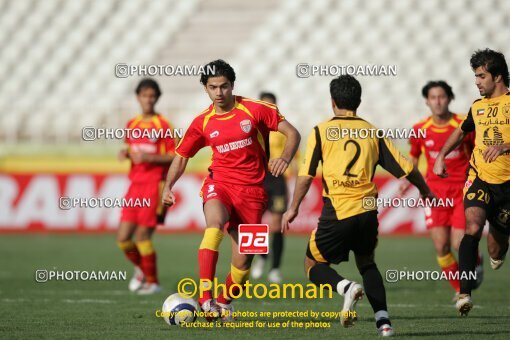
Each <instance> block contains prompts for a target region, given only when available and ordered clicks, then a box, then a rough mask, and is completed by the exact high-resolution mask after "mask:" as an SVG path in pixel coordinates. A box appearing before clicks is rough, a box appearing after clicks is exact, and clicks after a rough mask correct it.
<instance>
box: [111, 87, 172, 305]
mask: <svg viewBox="0 0 510 340" xmlns="http://www.w3.org/2000/svg"><path fill="white" fill-rule="evenodd" d="M136 96H137V99H138V102H139V103H140V107H141V109H142V113H141V114H140V115H138V116H136V117H135V118H133V119H131V120H130V121H129V122H128V124H127V126H126V128H127V129H139V130H140V131H142V130H150V131H151V132H150V133H152V135H151V136H149V137H151V138H149V137H148V136H147V133H146V134H144V136H143V137H142V138H132V137H133V136H132V135H131V136H128V138H126V144H127V146H128V147H127V149H124V150H121V151H120V153H119V159H121V160H124V159H129V160H130V161H131V170H130V171H129V180H130V182H131V183H130V185H129V189H128V192H127V194H126V196H125V197H126V199H149V200H150V206H149V207H124V208H123V209H122V214H121V223H120V227H119V230H118V233H117V243H118V245H119V248H120V249H122V251H124V253H125V254H126V257H127V258H128V259H129V260H130V261H131V262H132V263H133V264H134V265H135V274H134V276H133V278H132V279H131V281H130V282H129V290H131V291H136V292H137V293H138V294H141V295H145V294H153V293H157V292H159V291H160V290H161V288H160V286H159V282H158V277H157V265H156V252H155V251H154V247H153V244H152V241H151V238H152V235H153V233H154V231H155V230H156V225H157V224H158V222H160V223H161V222H162V220H164V216H165V211H166V210H165V208H164V207H163V205H162V204H161V199H160V194H161V191H162V187H163V182H162V181H163V180H164V176H166V173H167V171H168V167H169V165H170V163H171V162H172V160H173V158H174V151H175V145H176V143H175V141H174V139H173V138H165V137H168V136H169V134H168V132H166V133H162V132H163V131H172V130H171V129H172V127H171V125H170V123H169V122H168V121H167V120H166V119H165V118H164V117H163V116H162V115H161V114H159V113H156V111H155V110H154V107H155V105H156V103H157V101H158V99H159V97H160V96H161V91H160V89H159V85H158V83H157V82H156V81H154V80H152V79H143V80H142V81H140V83H139V84H138V86H137V88H136ZM157 131H159V132H157ZM158 133H159V137H160V138H152V137H153V136H154V137H158ZM135 136H136V135H135ZM129 137H131V138H129ZM133 237H134V241H133Z"/></svg>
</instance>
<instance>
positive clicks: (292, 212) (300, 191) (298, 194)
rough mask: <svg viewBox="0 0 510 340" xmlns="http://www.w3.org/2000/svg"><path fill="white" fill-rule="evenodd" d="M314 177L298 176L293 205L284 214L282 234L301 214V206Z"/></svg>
mask: <svg viewBox="0 0 510 340" xmlns="http://www.w3.org/2000/svg"><path fill="white" fill-rule="evenodd" d="M312 181H313V177H311V176H298V177H297V178H296V186H295V188H294V196H293V197H292V203H291V204H290V207H289V209H288V210H287V211H286V212H285V214H283V217H282V233H284V232H285V231H287V230H289V223H292V221H294V219H295V218H296V217H297V215H298V212H299V206H300V205H301V202H302V201H303V198H304V197H305V195H306V193H307V192H308V190H309V189H310V185H312Z"/></svg>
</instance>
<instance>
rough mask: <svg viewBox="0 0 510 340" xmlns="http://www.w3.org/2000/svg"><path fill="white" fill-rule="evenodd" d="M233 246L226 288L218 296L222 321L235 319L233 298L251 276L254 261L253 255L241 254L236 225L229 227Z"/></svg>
mask: <svg viewBox="0 0 510 340" xmlns="http://www.w3.org/2000/svg"><path fill="white" fill-rule="evenodd" d="M229 234H230V238H231V246H232V259H231V264H230V272H229V273H228V274H227V277H226V279H225V288H224V289H223V292H222V293H220V295H219V296H218V298H217V302H218V305H219V306H220V307H221V314H222V321H224V322H229V321H234V320H235V318H234V315H233V313H234V306H233V305H232V300H233V299H235V298H236V297H238V296H239V295H240V294H241V291H242V286H243V285H244V284H245V283H246V281H247V280H248V277H249V276H250V267H251V263H252V261H253V255H251V254H240V253H239V246H238V243H237V240H238V230H237V228H236V226H234V227H233V228H229Z"/></svg>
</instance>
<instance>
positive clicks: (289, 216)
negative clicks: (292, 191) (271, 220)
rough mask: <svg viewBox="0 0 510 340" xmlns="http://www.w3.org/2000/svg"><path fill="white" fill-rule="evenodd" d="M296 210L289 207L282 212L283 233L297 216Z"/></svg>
mask: <svg viewBox="0 0 510 340" xmlns="http://www.w3.org/2000/svg"><path fill="white" fill-rule="evenodd" d="M297 215H298V212H297V210H294V209H292V208H290V209H289V210H287V211H286V212H285V214H283V217H282V233H285V232H286V231H287V230H289V228H290V226H289V224H290V223H292V222H293V221H294V219H295V218H296V217H297Z"/></svg>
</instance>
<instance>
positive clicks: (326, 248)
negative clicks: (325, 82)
mask: <svg viewBox="0 0 510 340" xmlns="http://www.w3.org/2000/svg"><path fill="white" fill-rule="evenodd" d="M330 94H331V103H332V108H333V112H334V117H333V118H332V119H329V120H327V121H325V122H323V123H321V124H319V125H317V126H315V127H314V129H313V130H312V132H311V133H310V135H309V137H308V141H307V145H306V153H305V155H304V161H303V163H302V165H301V167H300V169H299V176H298V177H297V180H296V187H295V189H294V197H293V199H292V203H291V204H290V207H289V210H288V211H287V212H286V213H285V214H284V215H283V223H282V231H285V230H287V229H289V223H290V222H292V221H293V220H294V219H295V218H296V216H297V215H298V211H299V206H300V204H301V201H302V200H303V198H304V197H305V195H306V193H307V192H308V189H309V188H310V185H311V184H312V181H313V178H314V177H315V175H316V171H317V167H318V166H319V162H321V163H322V177H323V198H324V200H323V201H324V206H323V208H322V213H321V216H320V218H319V224H318V227H317V228H316V229H315V230H314V231H313V232H312V234H311V236H310V240H309V242H308V248H307V251H306V257H305V273H306V275H307V277H308V278H309V279H310V281H312V282H313V283H314V284H316V285H317V286H319V287H320V285H321V284H329V285H330V286H331V287H332V289H334V290H335V291H336V292H337V293H338V294H340V295H341V296H343V297H344V304H343V308H342V318H341V322H342V325H343V326H344V327H349V326H352V325H353V322H354V321H355V315H356V314H355V312H354V307H355V305H356V303H357V301H358V300H359V299H361V298H362V297H363V287H362V286H361V285H360V284H358V283H356V282H354V281H349V280H347V279H345V278H343V277H342V276H341V275H339V274H338V273H337V272H336V271H335V270H334V269H333V268H331V267H330V264H332V263H333V264H339V263H340V262H345V261H348V260H349V252H350V251H351V250H352V251H353V252H354V255H355V258H356V266H357V267H358V270H359V272H360V274H361V276H362V277H363V285H364V287H365V292H366V295H367V297H368V300H369V302H370V305H371V306H372V309H373V311H374V313H375V320H376V328H377V331H378V333H379V335H382V336H392V335H393V334H394V331H393V328H392V326H391V322H390V318H389V314H388V308H387V304H386V292H385V289H384V284H383V280H382V277H381V273H380V272H379V269H378V268H377V265H376V263H375V259H374V254H375V247H376V245H377V234H378V226H379V222H378V220H377V206H376V205H375V204H368V203H367V199H369V200H370V201H371V202H375V201H374V200H375V198H376V197H377V187H376V186H375V183H374V182H373V175H374V172H375V168H376V165H377V164H380V165H381V166H382V167H383V168H384V169H386V170H387V171H388V172H390V173H391V174H392V175H393V176H395V177H398V178H401V177H404V176H405V177H406V178H407V179H408V180H409V181H410V182H411V183H412V184H414V185H415V186H417V187H418V189H419V190H420V194H421V195H422V197H424V198H434V197H435V196H434V195H433V194H432V193H431V192H430V189H429V187H428V186H427V184H426V183H425V180H424V179H423V177H422V175H421V174H420V172H419V171H418V169H417V168H416V167H415V166H413V164H412V163H411V162H410V161H408V160H407V159H405V158H404V157H403V156H402V155H401V154H400V152H399V151H398V150H397V149H396V148H395V146H394V145H393V143H392V142H391V141H390V140H388V139H379V138H377V137H375V136H374V137H371V138H365V139H360V138H351V137H352V136H350V138H339V135H340V129H341V128H342V129H350V130H361V129H375V128H374V126H373V125H372V124H370V123H368V122H367V121H365V120H364V119H362V118H360V117H358V116H357V115H356V110H357V108H358V106H359V104H360V103H361V85H360V83H359V82H358V81H357V80H356V79H355V78H354V77H352V76H348V75H343V76H340V77H338V78H336V79H333V80H332V81H331V83H330ZM335 131H336V132H337V133H336V134H335ZM335 136H336V138H335Z"/></svg>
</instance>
